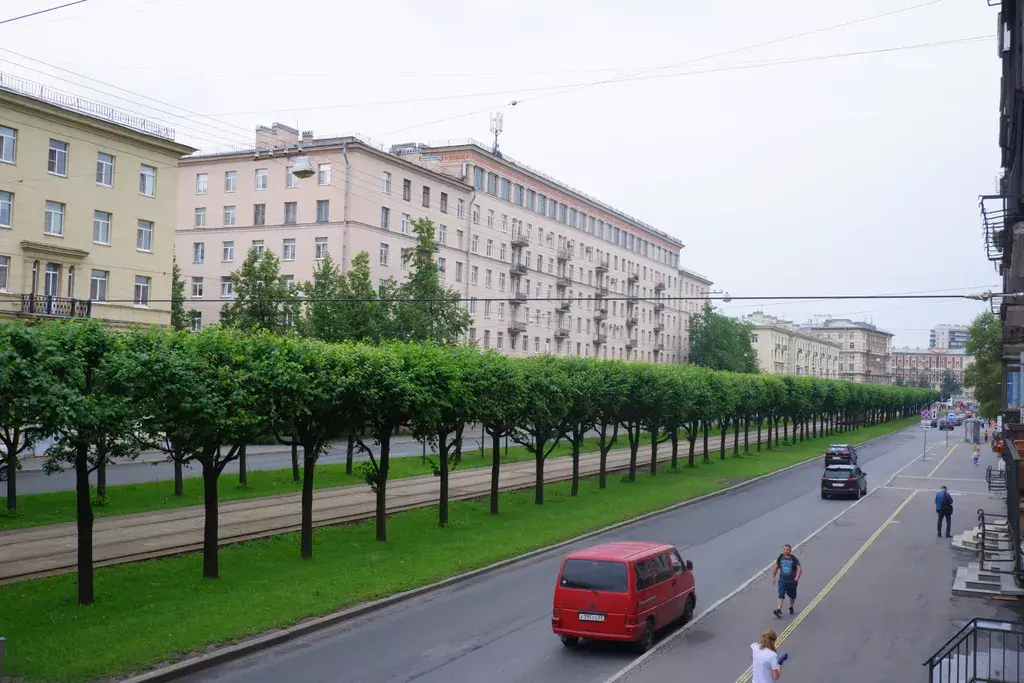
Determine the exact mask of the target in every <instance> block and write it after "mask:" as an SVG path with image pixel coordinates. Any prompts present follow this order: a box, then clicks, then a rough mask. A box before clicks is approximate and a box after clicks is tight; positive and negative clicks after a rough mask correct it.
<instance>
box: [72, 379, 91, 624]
mask: <svg viewBox="0 0 1024 683" xmlns="http://www.w3.org/2000/svg"><path fill="white" fill-rule="evenodd" d="M90 384H91V382H90ZM86 391H87V393H88V390H86ZM75 508H76V512H77V515H76V516H77V522H78V604H79V605H91V604H92V603H93V601H94V599H95V593H94V584H93V566H92V503H91V502H90V500H89V444H87V443H79V444H76V446H75Z"/></svg>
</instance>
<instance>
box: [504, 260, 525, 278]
mask: <svg viewBox="0 0 1024 683" xmlns="http://www.w3.org/2000/svg"><path fill="white" fill-rule="evenodd" d="M508 272H509V275H512V276H515V277H518V276H520V275H526V266H524V265H523V264H522V263H513V264H512V265H511V266H509V268H508Z"/></svg>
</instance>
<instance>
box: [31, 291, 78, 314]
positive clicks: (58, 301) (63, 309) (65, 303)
mask: <svg viewBox="0 0 1024 683" xmlns="http://www.w3.org/2000/svg"><path fill="white" fill-rule="evenodd" d="M21 312H22V313H25V314H27V315H38V316H43V317H48V318H88V317H90V316H91V315H92V301H90V300H89V299H66V298H63V297H57V296H47V295H45V294H22V295H21Z"/></svg>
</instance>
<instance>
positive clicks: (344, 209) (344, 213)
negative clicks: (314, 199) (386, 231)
mask: <svg viewBox="0 0 1024 683" xmlns="http://www.w3.org/2000/svg"><path fill="white" fill-rule="evenodd" d="M341 156H342V157H343V158H344V159H345V190H344V198H343V199H342V203H341V231H342V232H341V272H343V273H347V272H348V184H349V179H350V178H351V176H352V166H351V164H349V161H348V143H347V142H343V143H342V145H341Z"/></svg>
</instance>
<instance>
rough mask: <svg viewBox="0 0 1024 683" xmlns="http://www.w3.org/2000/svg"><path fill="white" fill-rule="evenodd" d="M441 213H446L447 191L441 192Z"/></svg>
mask: <svg viewBox="0 0 1024 683" xmlns="http://www.w3.org/2000/svg"><path fill="white" fill-rule="evenodd" d="M441 213H448V193H447V192H442V193H441Z"/></svg>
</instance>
